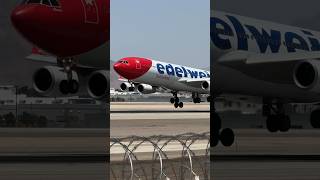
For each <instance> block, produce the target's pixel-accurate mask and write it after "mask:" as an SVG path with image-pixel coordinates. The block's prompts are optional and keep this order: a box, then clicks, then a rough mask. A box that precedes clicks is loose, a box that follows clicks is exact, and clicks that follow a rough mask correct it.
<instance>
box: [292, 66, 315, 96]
mask: <svg viewBox="0 0 320 180" xmlns="http://www.w3.org/2000/svg"><path fill="white" fill-rule="evenodd" d="M293 73H294V74H293V79H294V82H295V84H296V85H297V86H298V87H299V88H302V89H308V90H311V91H320V62H319V61H316V60H308V61H301V62H299V63H297V65H296V66H295V68H294V71H293Z"/></svg>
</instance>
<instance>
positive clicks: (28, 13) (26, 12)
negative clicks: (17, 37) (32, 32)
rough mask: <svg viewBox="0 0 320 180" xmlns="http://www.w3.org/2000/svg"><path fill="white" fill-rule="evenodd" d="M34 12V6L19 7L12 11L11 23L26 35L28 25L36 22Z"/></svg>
mask: <svg viewBox="0 0 320 180" xmlns="http://www.w3.org/2000/svg"><path fill="white" fill-rule="evenodd" d="M34 12H35V7H34V6H30V7H25V6H18V7H16V8H15V9H14V10H13V11H12V13H11V22H12V24H13V25H14V26H15V28H16V29H17V30H18V31H19V32H20V33H22V34H24V33H25V31H26V28H25V27H26V25H29V26H32V25H33V22H34V21H35V18H34Z"/></svg>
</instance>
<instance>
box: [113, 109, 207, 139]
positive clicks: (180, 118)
mask: <svg viewBox="0 0 320 180" xmlns="http://www.w3.org/2000/svg"><path fill="white" fill-rule="evenodd" d="M110 108H111V114H110V120H111V123H110V125H111V137H126V136H131V135H137V136H152V135H176V134H183V133H187V132H196V133H203V132H208V131H210V120H209V117H210V111H209V104H208V103H203V104H193V103H185V105H184V108H182V109H181V108H177V109H176V108H174V107H173V105H172V104H170V103H111V106H110Z"/></svg>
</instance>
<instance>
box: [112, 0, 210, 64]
mask: <svg viewBox="0 0 320 180" xmlns="http://www.w3.org/2000/svg"><path fill="white" fill-rule="evenodd" d="M209 16H210V2H209V0H201V1H195V0H161V1H150V0H111V59H112V60H118V59H119V58H121V57H125V56H142V57H150V58H154V59H157V60H161V61H166V62H171V63H177V64H183V65H189V66H195V67H208V66H209V58H210V53H209V44H210V37H209V34H210V33H209V32H210V31H209V29H210V23H209Z"/></svg>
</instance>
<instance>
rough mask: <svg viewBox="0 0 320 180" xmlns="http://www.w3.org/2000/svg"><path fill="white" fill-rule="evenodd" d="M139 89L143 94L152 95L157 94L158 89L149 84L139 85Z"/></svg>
mask: <svg viewBox="0 0 320 180" xmlns="http://www.w3.org/2000/svg"><path fill="white" fill-rule="evenodd" d="M137 89H138V91H139V92H140V93H142V94H152V93H155V92H156V88H155V87H153V86H151V85H149V84H139V85H138V87H137Z"/></svg>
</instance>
